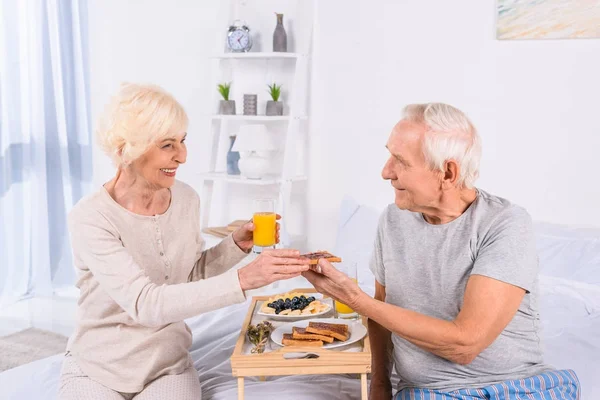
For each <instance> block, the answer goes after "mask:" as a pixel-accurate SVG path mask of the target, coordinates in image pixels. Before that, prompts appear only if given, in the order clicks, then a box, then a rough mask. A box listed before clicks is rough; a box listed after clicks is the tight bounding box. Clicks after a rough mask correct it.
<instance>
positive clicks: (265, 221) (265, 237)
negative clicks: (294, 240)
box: [252, 199, 277, 254]
mask: <svg viewBox="0 0 600 400" xmlns="http://www.w3.org/2000/svg"><path fill="white" fill-rule="evenodd" d="M253 209H254V215H253V217H252V222H253V223H254V232H253V241H254V249H253V251H254V252H255V253H257V254H260V253H262V251H263V250H264V249H266V248H270V249H274V248H275V235H276V227H277V222H276V214H275V200H273V199H258V200H254V206H253Z"/></svg>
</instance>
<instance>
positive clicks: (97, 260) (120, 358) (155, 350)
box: [67, 181, 246, 393]
mask: <svg viewBox="0 0 600 400" xmlns="http://www.w3.org/2000/svg"><path fill="white" fill-rule="evenodd" d="M199 210H200V199H199V197H198V195H197V193H196V192H195V191H194V190H193V189H192V188H191V187H189V186H188V185H186V184H184V183H182V182H179V181H176V182H175V184H174V185H173V187H172V188H171V204H170V206H169V208H168V210H167V211H166V212H165V213H164V214H162V215H156V216H142V215H138V214H134V213H132V212H130V211H128V210H126V209H125V208H123V207H121V206H120V205H119V204H118V203H117V202H115V201H114V199H113V198H112V197H111V196H110V195H109V194H108V192H107V191H106V189H104V187H102V188H101V190H100V191H98V192H96V193H95V194H93V195H90V196H89V197H86V198H84V199H82V200H81V201H79V203H78V204H77V205H76V206H75V207H74V208H73V210H72V211H71V213H70V214H69V230H70V234H71V242H72V247H73V255H74V263H75V267H76V269H77V273H78V280H77V287H78V288H79V289H80V298H79V302H78V312H77V326H76V329H75V332H74V333H73V335H72V336H71V338H70V339H69V344H68V345H67V350H69V351H70V352H71V353H72V354H73V356H74V357H75V358H76V360H77V362H78V364H79V365H80V367H81V369H82V370H83V371H84V372H85V373H86V375H88V376H89V377H90V378H92V379H94V380H96V381H98V382H100V383H102V384H103V385H105V386H107V387H109V388H111V389H113V390H116V391H119V392H126V393H134V392H139V391H141V390H142V389H143V388H144V386H145V385H146V384H148V383H149V382H151V381H152V380H154V379H156V378H158V377H159V376H161V375H165V374H179V373H181V372H183V371H184V370H185V369H186V368H187V367H189V366H190V365H192V362H191V358H190V356H189V353H188V349H189V348H190V346H191V344H192V333H191V331H190V329H189V328H188V326H187V325H186V324H185V323H184V322H183V320H184V319H185V318H189V317H192V316H194V315H198V314H201V313H205V312H208V311H212V310H216V309H218V308H221V307H226V306H228V305H231V304H235V303H240V302H243V301H244V300H245V295H244V292H243V291H242V289H241V287H240V283H239V280H238V275H237V271H236V270H232V269H231V267H232V266H234V265H235V264H236V263H238V262H239V261H241V260H242V259H243V258H244V257H245V256H246V253H244V252H243V251H242V250H240V248H239V247H238V246H237V245H236V244H235V242H234V241H233V238H232V237H231V235H230V236H229V237H227V238H225V239H224V240H223V241H222V242H221V243H220V244H219V245H217V246H215V247H213V248H211V249H208V250H204V241H203V239H202V237H201V236H200V226H199V221H200V218H199V217H200V216H199V212H200V211H199Z"/></svg>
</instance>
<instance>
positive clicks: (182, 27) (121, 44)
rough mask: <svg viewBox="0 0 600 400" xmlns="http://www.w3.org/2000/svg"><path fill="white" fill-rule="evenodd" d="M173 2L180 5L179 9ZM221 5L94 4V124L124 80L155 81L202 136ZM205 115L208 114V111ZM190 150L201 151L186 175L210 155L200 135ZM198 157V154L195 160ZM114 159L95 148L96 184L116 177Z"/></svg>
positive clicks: (194, 0)
mask: <svg viewBox="0 0 600 400" xmlns="http://www.w3.org/2000/svg"><path fill="white" fill-rule="evenodd" d="M171 4H176V7H175V6H174V5H171ZM217 10H218V4H217V1H209V0H202V1H201V0H177V1H175V2H173V3H170V2H165V1H161V0H152V1H143V0H128V1H121V0H91V1H90V5H89V20H90V30H89V35H90V37H89V40H90V65H91V73H90V76H91V100H92V118H93V121H94V124H95V123H96V121H97V119H98V116H99V114H100V112H101V111H102V109H103V108H104V105H105V104H106V103H107V102H108V100H109V99H110V96H111V95H113V94H114V93H115V92H116V91H117V89H118V87H119V84H120V83H121V82H125V81H129V82H136V83H153V84H157V85H160V86H162V87H164V88H166V89H167V90H168V91H170V92H171V93H172V94H173V95H174V96H175V97H176V98H177V99H178V100H179V101H180V102H181V103H182V104H183V106H184V107H185V108H186V110H187V111H188V113H189V114H190V132H201V131H202V128H203V123H205V122H206V121H205V120H203V119H200V118H198V117H199V116H200V115H201V114H206V111H205V110H206V108H205V107H207V104H208V101H209V100H210V97H208V96H206V93H207V92H209V91H212V90H214V88H212V87H209V82H208V80H207V79H206V74H207V73H206V71H207V70H208V68H209V61H208V59H207V57H208V55H209V54H211V51H212V50H214V36H215V32H214V24H215V17H216V15H217ZM203 111H204V112H203ZM188 144H189V146H190V147H191V148H192V149H194V150H196V152H198V153H200V155H196V154H192V156H190V157H189V164H188V165H191V166H190V167H189V168H187V171H185V169H183V174H184V176H185V174H186V172H187V173H188V177H189V176H190V175H191V171H192V170H194V168H196V167H197V164H196V163H197V162H199V160H201V159H204V158H205V155H204V154H205V153H206V151H207V149H206V147H205V146H202V137H201V135H200V134H194V135H189V138H188ZM195 155H196V156H195ZM113 172H114V169H113V167H112V165H111V163H110V161H109V159H108V158H107V157H106V156H105V155H104V154H103V153H102V152H101V151H99V150H98V148H96V151H95V152H94V183H95V185H97V186H99V185H101V184H102V183H104V182H106V181H107V180H109V179H111V178H112V175H113Z"/></svg>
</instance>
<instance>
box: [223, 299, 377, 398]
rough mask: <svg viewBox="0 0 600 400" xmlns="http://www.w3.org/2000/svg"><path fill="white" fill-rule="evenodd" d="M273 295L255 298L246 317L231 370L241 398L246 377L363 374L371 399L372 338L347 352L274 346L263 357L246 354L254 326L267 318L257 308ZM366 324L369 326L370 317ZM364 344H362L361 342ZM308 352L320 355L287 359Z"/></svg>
mask: <svg viewBox="0 0 600 400" xmlns="http://www.w3.org/2000/svg"><path fill="white" fill-rule="evenodd" d="M293 292H301V293H316V292H315V290H314V289H294V290H293ZM269 297H270V296H255V297H253V298H252V303H251V305H250V307H249V309H248V313H247V314H246V318H245V320H244V323H243V325H242V329H241V332H240V335H239V337H238V340H237V342H236V345H235V349H234V351H233V355H232V356H231V370H232V374H233V376H235V377H237V378H238V399H239V400H241V399H243V398H244V377H246V376H258V377H261V379H264V377H267V376H277V375H319V374H360V376H361V394H362V396H361V397H362V399H364V400H366V399H367V374H368V373H370V372H371V346H370V343H369V336H368V334H367V336H365V337H364V338H363V339H362V340H361V342H362V343H361V344H360V347H362V349H361V350H360V351H353V352H344V351H339V350H337V351H336V350H333V349H332V350H328V349H322V348H315V347H306V346H285V347H281V348H279V346H278V345H276V344H272V348H273V349H274V350H272V351H269V352H267V351H265V353H262V354H248V353H247V352H245V351H244V347H246V348H247V346H245V344H246V343H247V342H248V339H247V337H246V330H247V328H248V326H249V325H250V324H251V323H253V324H256V323H258V322H260V321H263V320H264V319H265V317H262V316H259V315H256V311H257V305H258V304H259V303H260V304H262V302H263V301H265V300H268V299H269ZM362 323H363V324H364V325H365V326H367V320H366V318H364V317H363V318H362ZM359 343H360V342H359ZM301 351H307V352H311V353H317V354H319V358H315V359H300V360H298V359H296V360H286V359H284V358H283V354H285V353H288V352H301Z"/></svg>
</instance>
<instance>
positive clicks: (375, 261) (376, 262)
mask: <svg viewBox="0 0 600 400" xmlns="http://www.w3.org/2000/svg"><path fill="white" fill-rule="evenodd" d="M384 215H385V212H384V213H383V214H382V215H381V217H380V218H379V225H378V226H377V234H376V235H375V243H374V244H373V253H372V255H371V261H370V263H369V269H370V270H371V272H372V273H373V275H374V276H375V279H376V280H377V282H379V283H380V284H381V285H382V286H385V266H384V265H383V254H382V245H381V240H382V235H381V232H382V230H383V229H384V226H383V225H384V220H385V218H384Z"/></svg>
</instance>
